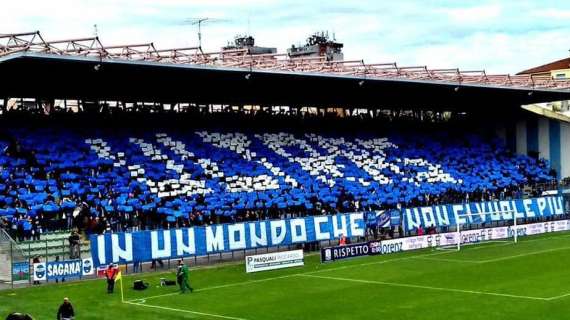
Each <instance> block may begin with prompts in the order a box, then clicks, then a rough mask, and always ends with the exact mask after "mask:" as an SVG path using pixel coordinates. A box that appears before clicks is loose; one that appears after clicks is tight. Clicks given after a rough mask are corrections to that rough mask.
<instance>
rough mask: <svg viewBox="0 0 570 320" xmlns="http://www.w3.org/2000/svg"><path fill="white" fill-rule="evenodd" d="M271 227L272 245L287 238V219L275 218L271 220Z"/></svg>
mask: <svg viewBox="0 0 570 320" xmlns="http://www.w3.org/2000/svg"><path fill="white" fill-rule="evenodd" d="M269 226H270V228H271V245H272V246H276V245H279V244H281V243H282V242H283V240H285V236H286V235H287V226H286V225H285V220H274V221H270V222H269Z"/></svg>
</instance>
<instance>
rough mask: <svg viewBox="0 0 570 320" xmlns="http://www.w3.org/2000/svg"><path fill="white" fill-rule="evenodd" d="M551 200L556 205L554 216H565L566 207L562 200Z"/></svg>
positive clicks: (551, 198)
mask: <svg viewBox="0 0 570 320" xmlns="http://www.w3.org/2000/svg"><path fill="white" fill-rule="evenodd" d="M550 200H552V202H553V203H554V205H553V207H554V214H564V205H563V204H562V198H559V197H557V198H554V197H550Z"/></svg>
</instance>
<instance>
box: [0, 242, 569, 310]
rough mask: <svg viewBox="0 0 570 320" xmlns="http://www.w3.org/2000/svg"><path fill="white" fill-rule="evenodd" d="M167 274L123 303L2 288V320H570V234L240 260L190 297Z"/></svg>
mask: <svg viewBox="0 0 570 320" xmlns="http://www.w3.org/2000/svg"><path fill="white" fill-rule="evenodd" d="M164 276H165V274H159V273H154V274H145V275H137V276H135V277H136V278H137V279H139V278H142V279H144V281H146V282H149V283H150V284H151V287H150V288H149V289H148V290H146V291H143V292H137V291H133V290H132V289H130V287H131V286H130V284H131V283H132V280H134V279H135V277H131V276H126V277H124V282H125V300H126V302H125V303H122V302H121V298H120V293H119V290H116V292H115V294H113V295H108V294H106V292H105V289H106V288H105V281H104V280H97V281H84V282H69V283H66V284H64V285H61V284H60V285H42V286H38V287H33V288H27V289H18V290H10V291H1V292H0V318H2V317H5V315H6V314H8V313H9V312H11V311H16V310H18V311H23V312H28V313H30V314H32V315H33V316H34V317H35V319H54V318H55V316H56V311H57V307H58V306H59V304H60V303H61V300H62V299H63V297H69V298H70V299H71V301H72V303H73V304H74V307H75V309H76V313H77V316H76V318H77V319H80V320H84V319H85V320H87V319H113V320H117V319H118V320H123V319H125V320H126V319H247V320H265V319H276V320H281V319H295V320H299V319H462V320H466V319H485V320H488V319H517V320H520V319H569V317H570V233H551V234H547V235H541V236H534V237H528V238H521V239H520V242H519V243H518V244H513V243H512V242H504V243H487V244H480V245H473V246H467V247H464V250H462V251H459V252H457V251H435V250H427V249H426V250H420V251H414V252H406V253H399V254H392V255H385V256H372V257H366V258H355V259H351V260H347V261H341V262H335V263H330V264H325V265H323V264H320V263H319V261H318V256H316V255H311V256H307V257H306V259H305V266H304V267H297V268H290V269H282V270H276V271H267V272H260V273H255V274H246V273H245V266H244V264H243V263H240V264H232V265H225V266H220V267H215V268H199V269H196V270H193V271H192V272H191V278H190V279H191V283H192V286H193V287H194V288H195V291H194V293H192V294H184V295H181V294H179V293H178V292H177V291H176V288H175V287H157V285H158V283H159V278H161V277H164ZM167 276H169V277H170V278H171V279H173V278H174V276H173V273H170V274H169V275H167ZM127 287H128V288H127ZM2 319H3V318H2Z"/></svg>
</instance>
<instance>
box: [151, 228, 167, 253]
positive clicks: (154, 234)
mask: <svg viewBox="0 0 570 320" xmlns="http://www.w3.org/2000/svg"><path fill="white" fill-rule="evenodd" d="M159 233H162V242H163V245H162V249H161V248H159V247H160V245H159V243H158V242H159V241H158V240H159V236H160V234H159ZM170 247H171V246H170V230H162V231H151V232H150V254H151V256H152V258H153V259H159V258H168V257H170V255H171V251H170Z"/></svg>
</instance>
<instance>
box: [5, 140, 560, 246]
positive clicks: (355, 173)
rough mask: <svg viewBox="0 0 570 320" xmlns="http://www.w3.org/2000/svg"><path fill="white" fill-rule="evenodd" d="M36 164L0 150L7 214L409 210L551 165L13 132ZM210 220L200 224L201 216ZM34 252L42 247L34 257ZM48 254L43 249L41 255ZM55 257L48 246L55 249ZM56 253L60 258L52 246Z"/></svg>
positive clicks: (355, 146) (376, 150)
mask: <svg viewBox="0 0 570 320" xmlns="http://www.w3.org/2000/svg"><path fill="white" fill-rule="evenodd" d="M11 134H12V135H13V136H14V137H16V139H17V140H18V141H19V143H20V145H21V147H22V149H24V150H28V151H30V152H31V151H33V156H32V157H27V158H25V157H17V156H13V155H8V154H6V152H0V167H1V168H2V169H1V170H0V178H1V180H0V181H1V182H0V216H16V215H20V216H22V215H29V216H35V215H37V214H39V213H44V214H56V213H58V212H61V211H62V210H63V211H65V210H66V209H72V208H74V207H75V206H76V203H75V202H73V201H69V200H66V201H64V200H63V199H66V198H73V199H80V200H81V201H84V202H85V203H87V204H88V205H89V208H90V211H91V214H92V215H93V216H101V215H102V214H103V212H106V213H120V214H133V213H134V212H141V213H143V214H144V213H148V212H156V213H157V214H159V215H162V216H165V217H166V218H167V220H168V221H175V220H176V219H177V218H178V217H187V216H188V215H189V214H190V213H193V212H200V213H201V214H203V215H206V216H207V215H212V214H215V215H217V216H226V217H231V216H234V215H236V214H237V213H238V212H240V211H242V210H249V209H269V208H275V209H286V208H301V209H303V210H312V209H314V208H315V207H316V206H320V204H326V205H329V206H330V207H333V208H339V207H340V208H341V209H340V210H342V207H343V206H342V204H341V205H340V206H339V202H342V201H344V200H345V199H350V201H356V202H358V206H359V207H361V208H362V207H365V206H369V205H375V206H380V207H382V206H394V205H396V204H397V203H400V204H403V205H406V203H410V202H411V201H414V200H422V199H424V198H425V197H426V196H436V195H440V194H444V193H446V192H449V191H453V192H459V193H469V192H474V191H478V190H479V191H480V190H485V189H486V190H498V189H500V188H508V187H518V186H521V185H524V184H526V183H534V182H542V181H548V180H550V179H551V178H550V176H549V175H548V172H549V165H548V163H547V162H545V161H537V160H535V159H532V158H530V157H527V156H522V155H513V154H511V153H510V152H509V151H508V150H506V148H505V147H504V146H503V145H502V144H501V143H500V142H498V141H496V140H490V139H486V138H482V137H481V136H477V135H468V134H462V135H461V134H457V133H451V134H445V133H442V132H433V133H429V134H426V133H414V132H408V133H395V134H392V135H386V136H378V135H374V134H370V133H364V134H360V135H351V136H344V137H343V136H328V135H324V134H318V133H306V134H299V133H291V132H270V133H268V132H213V131H196V132H193V131H189V132H168V133H167V132H144V133H140V132H138V133H135V132H128V131H125V132H118V131H116V130H114V131H105V130H101V131H98V132H89V133H78V132H73V131H66V130H56V129H51V130H48V129H38V130H27V131H23V130H12V131H11ZM199 219H202V215H199ZM34 250H35V249H34ZM38 250H40V249H38ZM48 250H51V249H48ZM54 250H57V249H54Z"/></svg>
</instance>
